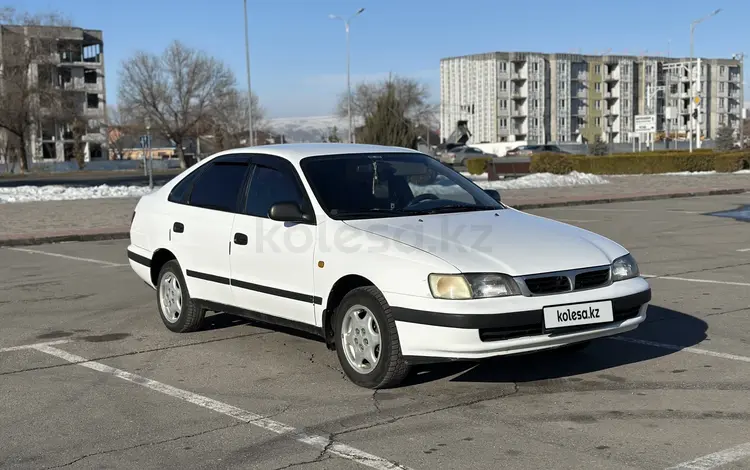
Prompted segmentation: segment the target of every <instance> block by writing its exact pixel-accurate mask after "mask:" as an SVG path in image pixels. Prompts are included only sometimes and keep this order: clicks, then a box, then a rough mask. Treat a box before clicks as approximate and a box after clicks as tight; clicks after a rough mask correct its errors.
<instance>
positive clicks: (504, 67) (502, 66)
mask: <svg viewBox="0 0 750 470" xmlns="http://www.w3.org/2000/svg"><path fill="white" fill-rule="evenodd" d="M499 65H500V71H501V72H507V71H508V63H507V62H500V64H499Z"/></svg>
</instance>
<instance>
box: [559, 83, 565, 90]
mask: <svg viewBox="0 0 750 470" xmlns="http://www.w3.org/2000/svg"><path fill="white" fill-rule="evenodd" d="M559 88H560V91H565V82H560V85H559Z"/></svg>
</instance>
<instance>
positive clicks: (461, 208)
mask: <svg viewBox="0 0 750 470" xmlns="http://www.w3.org/2000/svg"><path fill="white" fill-rule="evenodd" d="M500 209H502V207H495V206H467V205H466V204H448V205H446V206H440V207H435V208H432V209H422V210H416V211H409V212H410V213H414V214H439V213H441V212H471V211H494V210H500Z"/></svg>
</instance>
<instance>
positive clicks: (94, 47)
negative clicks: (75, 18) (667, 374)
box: [0, 25, 108, 164]
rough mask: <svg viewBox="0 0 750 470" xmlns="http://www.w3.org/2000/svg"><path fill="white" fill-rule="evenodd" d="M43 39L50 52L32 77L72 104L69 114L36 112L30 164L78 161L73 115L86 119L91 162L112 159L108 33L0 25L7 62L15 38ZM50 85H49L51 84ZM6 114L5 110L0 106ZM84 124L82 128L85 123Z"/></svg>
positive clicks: (87, 154)
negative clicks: (106, 68) (106, 53)
mask: <svg viewBox="0 0 750 470" xmlns="http://www.w3.org/2000/svg"><path fill="white" fill-rule="evenodd" d="M19 35H22V36H23V37H25V38H27V44H28V38H29V37H35V38H40V37H41V38H43V39H42V40H43V41H44V42H45V44H46V45H45V47H46V48H48V49H45V50H46V51H49V52H50V53H49V54H46V53H45V54H40V56H39V58H38V60H34V61H33V62H34V63H32V64H30V66H29V74H30V77H29V80H30V82H32V83H40V84H42V85H43V86H48V87H49V89H50V90H54V91H55V93H54V95H55V96H56V97H57V99H58V100H59V101H61V102H64V103H65V106H67V108H68V110H67V111H68V112H66V113H62V114H61V113H54V114H53V113H46V112H44V110H45V104H43V103H41V104H40V106H39V108H40V111H41V112H38V113H35V114H36V115H37V116H38V117H37V118H35V122H34V124H33V125H32V126H31V131H30V132H29V133H28V134H29V135H28V137H27V139H26V140H27V142H26V149H27V153H28V155H27V159H28V161H29V163H30V164H31V163H46V162H62V161H70V160H74V159H75V152H74V142H75V141H74V129H73V117H72V116H76V117H77V119H78V120H79V121H81V122H85V124H86V129H85V132H81V134H82V139H81V140H82V141H83V147H84V150H83V151H84V159H85V160H86V161H91V160H97V159H106V158H107V155H108V151H107V113H106V102H107V100H106V87H105V83H104V82H105V80H104V78H105V77H104V39H103V34H102V31H100V30H90V29H82V28H77V27H60V26H14V25H3V26H1V27H0V41H2V47H0V51H2V53H3V58H0V62H3V63H4V62H5V57H6V55H7V54H8V53H9V51H8V48H9V47H12V46H11V44H14V43H15V44H17V43H18V41H17V40H16V41H11V40H9V39H11V37H13V36H14V37H15V38H18V36H19ZM45 84H46V85H45ZM0 112H2V110H0ZM81 127H82V126H81Z"/></svg>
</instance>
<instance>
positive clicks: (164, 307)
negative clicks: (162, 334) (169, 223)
mask: <svg viewBox="0 0 750 470" xmlns="http://www.w3.org/2000/svg"><path fill="white" fill-rule="evenodd" d="M175 283H176V284H175ZM170 286H171V288H170ZM175 287H176V289H175ZM167 291H169V293H167ZM170 300H171V303H170ZM156 305H157V307H158V309H159V317H161V320H162V322H164V325H165V326H166V327H167V329H169V330H170V331H173V332H175V333H188V332H191V331H196V330H199V329H200V328H201V326H203V319H204V318H205V316H206V310H205V309H203V308H201V307H200V306H199V305H198V304H197V303H196V302H195V301H194V300H193V299H192V298H191V297H190V292H189V291H188V288H187V283H185V277H184V276H183V275H182V269H181V268H180V265H179V263H177V261H176V260H171V261H167V262H166V263H165V264H164V266H162V268H161V271H160V272H159V279H158V280H157V282H156ZM171 305H178V307H179V312H178V313H177V314H176V315H175V314H174V313H173V312H174V310H171V309H170V306H171Z"/></svg>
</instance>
